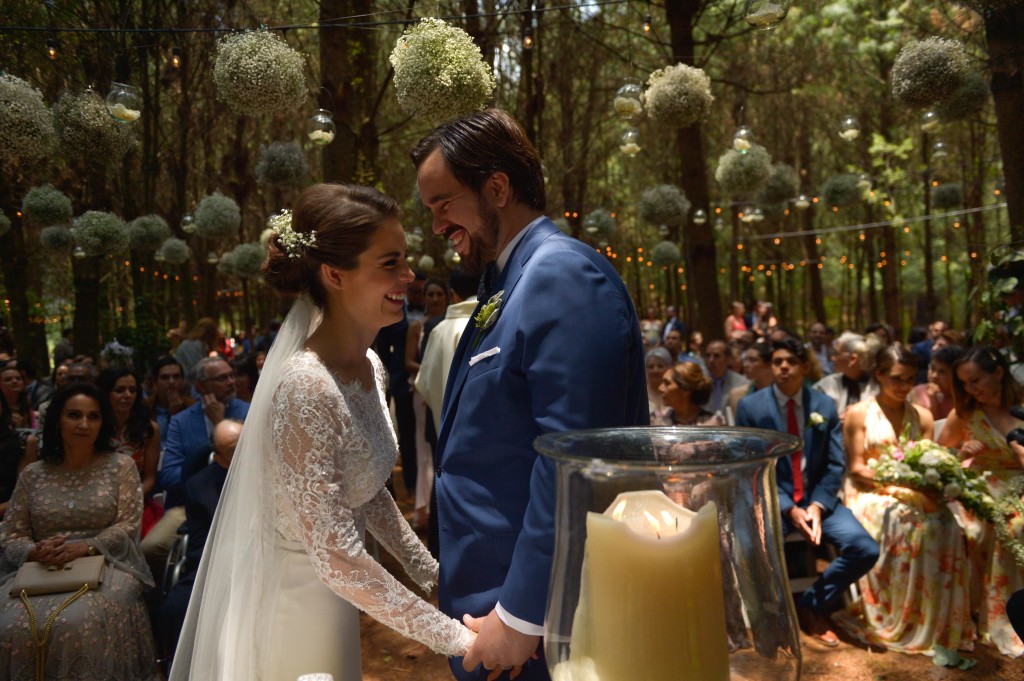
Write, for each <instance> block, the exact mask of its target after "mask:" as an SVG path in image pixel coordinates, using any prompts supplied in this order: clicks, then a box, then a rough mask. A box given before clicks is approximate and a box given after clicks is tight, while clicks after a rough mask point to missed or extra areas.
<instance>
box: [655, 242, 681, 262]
mask: <svg viewBox="0 0 1024 681" xmlns="http://www.w3.org/2000/svg"><path fill="white" fill-rule="evenodd" d="M682 258H683V252H682V251H680V250H679V246H677V245H676V244H674V243H672V242H671V241H662V242H659V243H658V244H655V246H654V248H652V249H651V261H652V262H653V263H654V264H655V265H657V266H658V267H671V266H672V265H675V264H676V263H678V262H679V261H680V260H682Z"/></svg>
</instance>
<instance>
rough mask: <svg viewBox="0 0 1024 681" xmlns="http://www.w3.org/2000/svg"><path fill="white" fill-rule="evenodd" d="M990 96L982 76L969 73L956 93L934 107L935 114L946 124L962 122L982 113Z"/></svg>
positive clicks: (973, 72) (975, 72)
mask: <svg viewBox="0 0 1024 681" xmlns="http://www.w3.org/2000/svg"><path fill="white" fill-rule="evenodd" d="M991 96H992V92H991V91H990V90H989V89H988V83H986V82H985V79H984V78H983V77H982V75H981V74H980V73H978V72H977V71H971V72H970V73H969V74H967V77H966V78H965V79H964V82H963V84H962V85H961V86H960V87H959V88H957V90H956V92H954V93H953V94H951V95H950V96H949V97H947V98H946V99H943V100H942V101H940V102H938V103H937V104H936V105H935V113H937V114H938V115H939V119H940V120H941V121H943V122H946V123H952V122H954V121H962V120H963V119H965V118H970V117H971V116H973V115H975V114H978V113H981V112H982V111H984V110H985V105H986V104H988V100H989V97H991Z"/></svg>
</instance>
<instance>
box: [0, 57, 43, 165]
mask: <svg viewBox="0 0 1024 681" xmlns="http://www.w3.org/2000/svg"><path fill="white" fill-rule="evenodd" d="M54 141H55V138H54V129H53V116H52V115H51V114H50V110H49V109H47V108H46V104H45V103H44V102H43V95H42V94H41V93H40V92H39V90H37V89H36V88H34V87H32V86H31V85H29V84H28V83H27V82H25V81H24V80H22V79H21V78H18V77H17V76H12V75H9V74H4V73H0V160H2V161H18V160H21V161H25V162H30V161H36V160H38V159H41V158H43V157H45V156H46V155H47V154H48V153H49V152H50V150H51V149H52V148H53V144H54Z"/></svg>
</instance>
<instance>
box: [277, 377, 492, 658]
mask: <svg viewBox="0 0 1024 681" xmlns="http://www.w3.org/2000/svg"><path fill="white" fill-rule="evenodd" d="M274 403H275V404H274V410H273V414H274V423H273V426H274V459H275V468H276V472H277V476H278V484H280V485H282V489H283V490H284V492H285V495H286V496H287V498H288V499H289V500H290V502H291V505H292V506H293V507H294V509H295V514H296V518H295V520H296V522H297V525H298V527H299V530H300V532H301V535H302V543H303V545H304V547H305V549H306V553H307V554H309V557H310V560H311V562H312V563H313V567H314V568H315V569H316V572H317V575H318V576H319V577H320V580H321V581H322V582H323V583H324V584H326V585H327V586H328V587H329V588H330V589H331V590H333V591H334V592H335V593H336V594H338V595H339V596H341V597H342V598H344V599H346V600H347V601H349V602H350V603H352V604H353V605H355V606H356V607H358V608H359V609H361V610H363V611H365V612H366V613H367V614H369V615H370V616H372V617H373V618H374V619H376V620H378V621H380V622H382V623H383V624H385V625H387V626H389V627H391V628H392V629H394V630H395V631H397V632H399V633H400V634H402V635H403V636H407V637H409V638H411V639H414V640H416V641H419V642H420V643H423V644H424V645H426V646H428V647H429V648H430V649H431V650H433V651H435V652H437V653H441V654H443V655H446V656H449V657H455V656H460V655H464V654H465V653H466V651H467V650H468V649H469V646H470V645H471V643H472V634H471V632H470V631H469V630H468V629H466V628H465V627H463V626H462V625H461V624H460V623H459V622H458V621H456V620H454V619H452V618H450V617H448V616H446V615H444V614H442V613H441V612H440V611H438V610H437V609H436V608H434V607H433V606H431V605H430V604H429V603H427V602H426V601H424V600H422V599H421V598H419V597H417V596H416V595H415V594H414V593H413V592H412V591H410V590H409V589H407V588H406V587H405V586H403V585H402V584H401V583H400V582H398V580H396V579H395V578H394V577H393V576H392V575H391V574H389V573H388V572H387V570H385V569H384V568H383V567H382V566H381V565H380V564H379V563H377V562H376V561H374V560H373V559H372V558H371V557H370V556H369V554H367V552H366V548H365V546H364V545H363V541H362V537H361V535H360V532H359V529H358V526H357V524H356V513H354V511H358V509H353V508H351V507H350V503H349V502H348V500H346V499H345V498H343V496H344V494H343V493H342V491H341V489H342V487H343V486H342V485H341V484H340V483H341V481H342V478H343V475H345V473H346V472H344V471H340V470H339V468H338V461H339V459H341V457H340V456H338V455H339V454H340V453H342V452H344V451H345V450H346V449H348V447H346V446H345V445H346V444H348V443H351V441H352V440H353V439H354V438H355V437H357V435H356V434H354V433H353V432H352V431H353V428H352V416H351V414H350V413H349V411H348V409H347V407H346V405H345V402H344V400H342V399H341V398H340V394H339V392H338V390H337V387H336V386H334V385H332V384H331V381H330V380H329V378H328V377H326V376H321V375H319V374H316V373H313V372H302V371H292V372H289V373H288V374H287V375H286V376H284V377H283V378H282V380H281V383H280V385H279V386H278V389H277V394H276V395H275V400H274ZM346 436H347V437H348V440H347V441H346Z"/></svg>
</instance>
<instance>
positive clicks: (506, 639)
mask: <svg viewBox="0 0 1024 681" xmlns="http://www.w3.org/2000/svg"><path fill="white" fill-rule="evenodd" d="M462 621H463V623H464V624H465V625H466V626H467V627H468V628H469V630H470V631H472V632H475V633H476V634H477V637H476V641H475V642H474V643H473V647H472V648H470V649H469V652H468V653H466V656H465V657H464V658H463V659H462V668H463V669H465V670H466V671H467V672H469V671H473V670H474V669H476V667H477V665H480V664H482V665H483V666H484V669H486V670H488V671H489V672H491V673H490V674H489V675H488V676H487V681H495V679H497V678H498V677H499V676H501V675H502V674H503V673H504V672H506V671H508V672H509V679H514V678H516V677H517V676H519V675H520V674H521V673H522V671H523V665H524V664H525V663H526V661H527V660H529V659H530V658H531V657H532V658H534V659H536V658H537V657H538V656H537V646H538V644H539V643H540V637H539V636H529V635H527V634H523V633H520V632H518V631H516V630H515V629H513V628H511V627H509V626H508V625H507V624H505V623H504V622H502V621H501V619H500V618H499V617H498V613H497V611H495V610H491V611H490V612H489V613H488V614H487V616H486V617H470V616H469V615H463V616H462Z"/></svg>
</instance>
